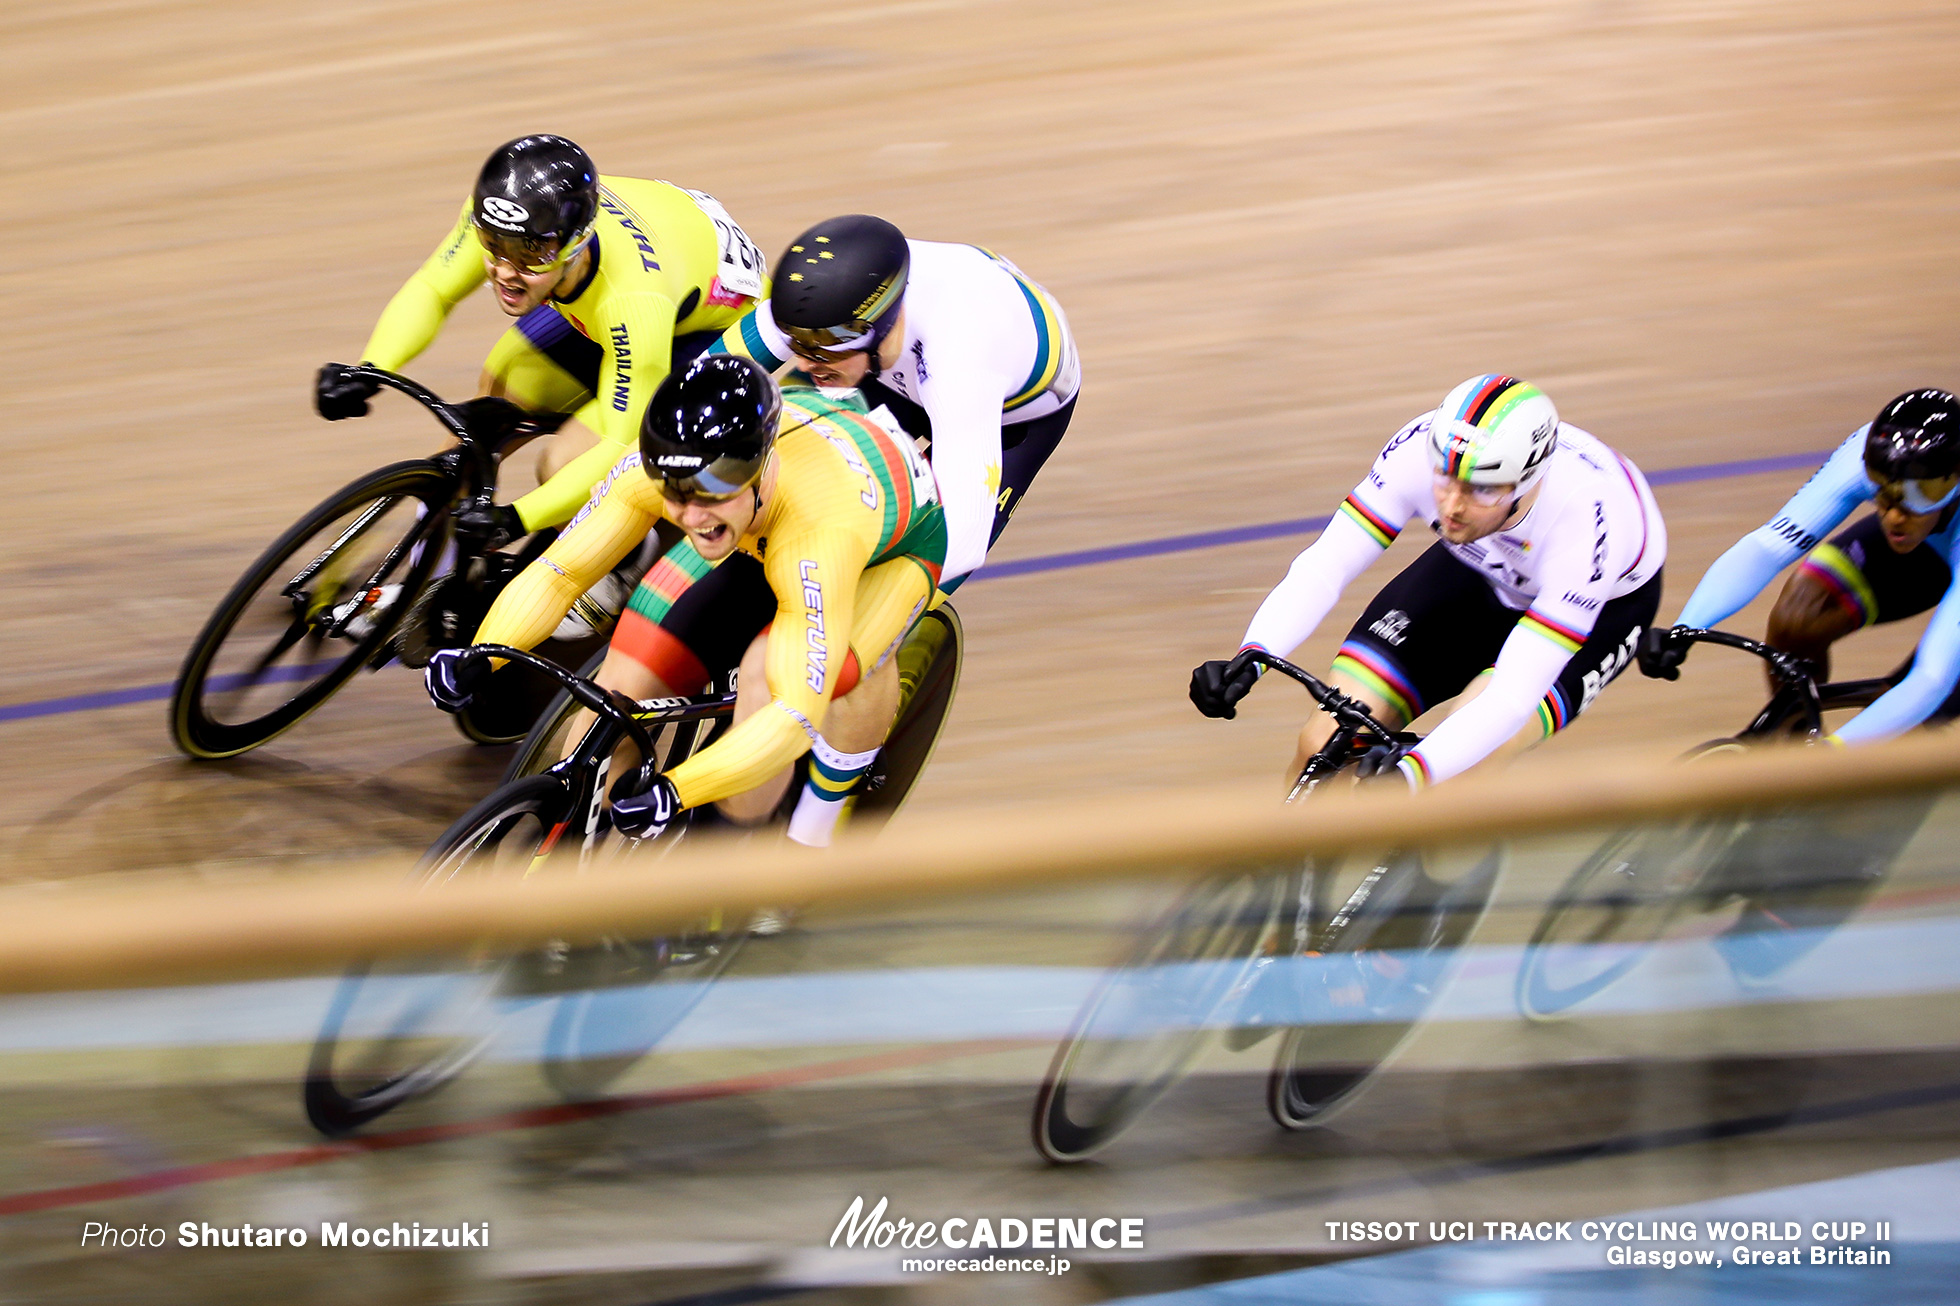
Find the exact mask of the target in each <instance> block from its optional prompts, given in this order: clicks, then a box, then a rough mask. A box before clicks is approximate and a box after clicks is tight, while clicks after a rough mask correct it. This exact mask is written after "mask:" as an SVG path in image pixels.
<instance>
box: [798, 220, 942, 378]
mask: <svg viewBox="0 0 1960 1306" xmlns="http://www.w3.org/2000/svg"><path fill="white" fill-rule="evenodd" d="M911 268H912V252H911V250H910V249H908V248H907V247H906V244H905V233H904V232H902V231H900V230H899V229H898V228H897V227H894V226H893V225H892V224H891V223H889V222H887V221H885V220H884V219H883V218H874V217H872V216H871V215H870V214H868V213H846V214H845V215H844V216H842V217H839V218H827V219H825V220H824V221H822V222H819V223H818V224H817V225H816V226H814V227H812V228H810V229H809V230H808V231H806V232H804V233H803V234H802V235H800V236H798V237H797V238H796V239H795V240H792V241H791V242H790V243H789V248H788V249H786V250H784V251H783V256H782V258H781V259H780V260H778V262H777V264H776V280H775V283H774V285H772V286H771V288H770V291H769V312H770V315H771V316H773V317H774V318H775V319H776V325H777V326H779V327H781V328H782V329H783V331H784V332H785V333H787V334H788V336H789V338H790V339H791V340H792V341H794V342H796V343H797V344H799V345H802V346H803V347H805V348H807V349H826V350H850V351H856V350H870V351H875V350H876V349H877V348H878V345H879V343H880V342H881V341H883V340H884V338H885V336H886V335H887V334H889V333H890V331H891V329H892V325H893V324H894V323H895V322H896V321H897V320H898V313H897V309H898V305H899V301H900V300H901V299H903V298H904V296H905V278H906V275H907V273H909V272H910V271H911Z"/></svg>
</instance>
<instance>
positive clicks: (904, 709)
mask: <svg viewBox="0 0 1960 1306" xmlns="http://www.w3.org/2000/svg"><path fill="white" fill-rule="evenodd" d="M965 647H966V631H965V629H964V627H962V626H961V625H960V614H959V613H957V612H955V611H953V608H952V605H950V604H941V605H940V606H939V607H937V608H935V609H933V610H932V611H930V612H928V613H926V614H925V615H924V616H923V617H920V618H919V622H918V624H917V625H915V626H914V627H912V631H911V633H910V634H908V635H907V636H906V637H905V642H904V643H903V644H901V645H899V649H898V652H897V653H896V654H895V655H894V656H896V657H897V658H898V677H899V693H900V698H899V708H898V715H897V717H895V718H894V719H893V721H892V728H891V730H890V731H889V732H888V733H887V734H886V736H885V742H884V745H883V746H882V747H881V748H879V750H878V760H877V761H875V762H873V763H872V764H871V769H870V770H869V771H867V772H866V773H865V777H864V788H863V791H862V793H860V795H859V797H858V800H857V803H856V806H855V807H854V808H853V810H852V813H851V820H852V822H853V823H860V822H865V821H871V822H875V823H879V824H882V823H883V822H885V821H889V820H890V819H891V818H892V817H893V816H895V815H897V814H898V809H899V808H900V807H902V806H904V804H905V799H906V797H907V796H908V795H910V794H911V792H912V786H913V785H914V784H916V783H918V779H919V776H920V774H921V773H922V772H924V770H925V769H926V764H927V763H928V762H930V761H931V760H932V753H933V749H934V748H936V747H937V746H938V744H939V733H940V731H941V730H942V729H943V728H944V727H945V724H946V714H947V712H948V711H950V710H951V709H952V706H953V696H954V695H955V694H956V693H958V692H959V687H960V667H961V664H962V662H963V660H964V657H965Z"/></svg>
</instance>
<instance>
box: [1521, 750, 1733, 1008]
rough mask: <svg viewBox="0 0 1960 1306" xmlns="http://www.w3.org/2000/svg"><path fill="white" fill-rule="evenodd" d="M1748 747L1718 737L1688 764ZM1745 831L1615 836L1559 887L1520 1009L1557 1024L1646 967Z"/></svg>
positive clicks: (1704, 821)
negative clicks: (1649, 955)
mask: <svg viewBox="0 0 1960 1306" xmlns="http://www.w3.org/2000/svg"><path fill="white" fill-rule="evenodd" d="M1742 751H1744V745H1742V744H1740V743H1737V742H1736V741H1734V740H1714V741H1712V742H1710V743H1706V744H1703V745H1701V746H1700V747H1698V748H1696V749H1695V750H1694V751H1692V752H1690V753H1689V754H1687V756H1686V757H1685V758H1683V759H1682V760H1683V761H1687V762H1693V761H1698V760H1700V759H1702V758H1707V757H1716V756H1722V755H1730V754H1735V753H1740V752H1742ZM1736 829H1737V821H1736V819H1735V818H1734V817H1730V816H1714V817H1702V818H1697V819H1694V820H1690V821H1686V822H1680V823H1675V824H1662V825H1656V826H1647V827H1637V828H1634V829H1629V830H1620V831H1617V832H1615V833H1614V834H1612V835H1609V836H1608V837H1607V839H1606V840H1605V842H1603V843H1601V844H1600V845H1599V847H1598V848H1597V849H1595V850H1594V851H1593V853H1592V855H1591V856H1589V857H1588V858H1586V860H1585V861H1584V862H1582V863H1580V865H1579V868H1578V869H1577V870H1576V871H1574V872H1573V873H1572V875H1571V876H1570V877H1569V878H1568V879H1567V880H1566V882H1565V883H1564V884H1563V885H1561V886H1560V887H1559V890H1558V892H1557V893H1556V894H1554V895H1553V897H1552V901H1551V903H1550V905H1549V906H1547V907H1546V909H1545V914H1544V916H1543V917H1541V918H1540V919H1539V922H1538V927H1537V928H1536V929H1535V930H1533V931H1532V935H1531V940H1530V942H1529V943H1527V944H1526V945H1525V951H1524V958H1523V960H1522V961H1521V962H1520V963H1519V966H1518V977H1517V981H1516V986H1515V996H1516V999H1517V1005H1518V1011H1519V1013H1520V1014H1521V1015H1523V1016H1525V1017H1526V1018H1528V1019H1530V1020H1538V1021H1548V1020H1557V1019H1559V1018H1561V1017H1563V1016H1564V1015H1565V1013H1566V1012H1568V1011H1570V1010H1571V1009H1572V1008H1573V1007H1575V1006H1577V1005H1578V1004H1580V1003H1581V1002H1584V1001H1586V1000H1587V999H1588V998H1591V997H1593V996H1594V995H1595V994H1597V993H1599V992H1600V991H1601V990H1603V989H1605V988H1606V987H1607V986H1608V985H1610V984H1612V983H1614V982H1615V981H1617V980H1619V979H1620V978H1621V977H1622V976H1624V975H1626V974H1627V973H1628V972H1629V971H1631V970H1632V969H1633V968H1634V967H1635V966H1637V965H1639V964H1640V962H1641V961H1642V960H1643V959H1644V958H1645V957H1646V956H1647V953H1648V952H1649V951H1650V950H1651V949H1652V948H1653V946H1654V944H1655V943H1657V942H1658V941H1659V940H1660V938H1661V936H1662V935H1663V934H1665V933H1666V932H1667V928H1668V925H1669V924H1670V923H1671V922H1672V921H1673V920H1674V919H1675V918H1676V917H1677V916H1679V915H1680V914H1681V913H1682V912H1683V911H1685V910H1688V909H1689V908H1690V907H1692V906H1693V905H1695V898H1696V890H1697V888H1698V886H1701V885H1702V884H1703V883H1704V882H1705V881H1706V879H1707V877H1708V874H1709V872H1710V870H1711V869H1712V868H1715V867H1717V866H1719V865H1720V864H1722V863H1723V862H1724V860H1725V852H1726V850H1727V849H1728V847H1729V845H1730V844H1731V843H1732V842H1733V840H1734V837H1735V833H1736Z"/></svg>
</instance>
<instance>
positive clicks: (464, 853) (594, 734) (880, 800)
mask: <svg viewBox="0 0 1960 1306" xmlns="http://www.w3.org/2000/svg"><path fill="white" fill-rule="evenodd" d="M476 651H477V652H478V653H479V654H480V655H481V656H482V657H485V658H491V657H497V658H506V659H510V660H511V661H514V662H517V663H520V664H524V665H528V666H530V667H531V668H532V669H533V670H535V671H536V672H538V673H539V674H540V675H543V676H547V677H549V678H551V680H552V681H554V682H555V683H556V684H558V685H559V686H560V689H561V693H562V701H561V702H560V703H559V704H558V705H556V706H554V708H553V710H552V711H551V712H550V713H548V714H547V717H546V719H544V720H541V721H540V722H539V724H538V726H537V728H535V729H534V731H533V739H532V740H531V741H529V742H527V745H526V749H525V750H522V751H521V752H520V756H519V758H518V759H517V763H525V761H526V758H527V757H528V758H529V759H530V760H531V764H534V765H536V766H537V769H535V770H532V771H528V772H526V773H524V774H518V775H513V776H512V777H510V778H509V779H508V780H507V781H506V783H504V784H503V785H502V786H500V787H499V788H498V789H497V791H496V792H495V793H492V794H491V795H490V796H489V797H487V798H485V799H484V800H483V801H482V802H480V803H478V804H477V805H476V806H475V807H473V808H471V809H470V811H468V812H467V813H465V814H464V815H463V816H462V817H461V818H459V819H458V820H457V821H456V823H455V824H454V825H452V826H450V828H449V829H448V830H447V831H446V832H445V833H444V834H443V835H442V837H441V838H439V839H438V840H436V842H435V844H434V845H433V846H432V847H431V848H430V850H429V851H428V853H427V854H425V855H424V856H423V858H422V860H421V863H420V864H419V866H418V867H417V870H416V872H415V874H416V878H417V879H418V881H419V882H420V883H422V884H424V885H426V886H428V887H429V888H431V889H439V888H440V887H441V886H442V885H444V884H448V883H453V882H456V881H458V880H460V879H463V878H465V877H482V876H486V875H488V876H513V875H514V876H523V875H529V874H532V873H535V872H536V871H539V870H541V869H543V868H545V867H546V866H547V865H551V866H553V867H556V866H557V865H561V864H562V865H564V866H566V867H568V868H575V869H577V870H580V871H587V872H593V871H601V872H602V871H603V870H604V869H606V868H607V867H608V866H610V865H612V864H614V863H615V862H617V861H618V860H619V859H620V858H621V857H622V855H624V854H626V853H627V852H629V851H630V850H631V849H633V848H635V847H637V846H639V845H640V844H642V843H645V842H648V841H644V840H638V839H631V838H627V837H624V836H621V835H618V834H617V833H616V832H615V831H614V830H613V829H612V825H611V821H610V816H609V812H608V809H607V808H606V807H605V804H604V798H605V796H606V793H607V789H608V778H609V772H610V770H611V767H612V764H613V756H614V753H615V751H616V750H617V749H618V747H619V745H620V744H621V743H622V742H624V741H630V742H631V743H632V744H633V745H635V746H636V747H637V749H638V750H639V754H640V756H641V758H643V759H650V760H651V761H652V762H653V765H654V769H656V770H668V769H671V768H672V767H674V766H676V765H678V764H679V763H680V762H682V761H684V760H685V759H686V758H688V757H689V756H691V755H692V754H693V753H695V752H696V751H698V750H699V749H701V748H704V747H706V746H707V745H708V744H709V743H711V742H712V741H713V740H714V739H715V738H717V737H718V736H719V735H720V733H721V732H722V731H723V730H725V729H726V728H727V726H728V725H729V723H730V721H731V719H732V715H733V712H734V708H735V694H734V691H733V688H732V683H730V682H728V681H724V682H722V683H720V684H717V685H714V686H711V689H710V692H709V693H707V694H705V695H701V696H697V697H693V698H657V699H649V700H647V701H645V702H634V701H633V700H630V699H625V698H623V697H621V696H619V695H617V694H614V693H611V692H610V691H607V690H604V689H601V688H600V687H599V686H597V685H595V684H593V683H591V681H590V680H589V679H587V678H586V677H584V676H580V675H576V674H574V673H572V672H569V671H567V670H565V669H564V668H562V667H559V666H557V665H556V664H554V663H551V662H549V661H547V660H545V659H542V658H538V657H535V656H533V655H531V654H528V653H523V652H520V651H519V650H516V649H512V648H506V647H504V646H501V645H479V646H477V650H476ZM962 654H963V638H962V633H961V629H960V625H959V619H958V617H957V615H956V614H954V612H953V611H952V609H951V608H950V607H949V606H944V605H942V606H941V607H939V608H937V609H935V610H933V611H931V612H928V613H926V614H925V615H924V616H923V617H922V618H921V619H920V621H919V623H918V624H917V625H915V626H914V628H913V630H912V631H911V633H910V634H908V636H907V637H906V640H905V641H904V642H903V643H902V644H901V646H900V649H899V652H898V654H896V655H895V656H897V657H898V658H899V659H900V661H899V667H900V687H901V697H900V703H899V710H898V714H897V717H896V718H895V720H894V722H893V725H892V729H891V731H890V732H889V733H888V735H887V738H886V742H885V744H884V745H883V746H882V748H881V749H880V756H879V760H878V762H877V763H875V764H874V765H873V767H872V770H871V772H870V773H868V774H867V777H866V780H865V782H864V791H863V792H862V793H861V795H860V797H859V799H858V801H857V803H856V805H855V810H854V811H853V814H852V818H851V819H852V820H853V822H854V823H857V824H859V825H862V824H863V823H865V822H871V823H874V824H875V823H882V822H883V821H884V820H887V819H889V817H890V816H891V815H892V814H893V813H895V812H896V811H897V810H898V808H899V807H900V805H902V804H903V802H904V800H905V798H906V796H907V795H908V794H909V793H910V791H911V789H912V786H913V784H914V783H915V782H916V780H917V779H918V776H919V774H920V772H921V771H923V769H924V767H925V764H926V761H927V760H928V759H929V758H930V756H931V753H932V750H933V745H934V743H935V741H936V740H937V738H938V735H939V731H940V728H941V726H942V725H943V723H944V721H945V717H946V712H947V709H948V707H949V706H950V704H951V701H952V698H953V695H954V692H955V690H956V689H957V687H958V682H959V670H960V662H961V658H962ZM581 708H583V709H586V710H589V711H591V712H592V713H594V714H595V719H594V720H593V722H592V724H591V726H590V727H589V728H588V729H587V730H586V732H585V734H584V735H583V736H582V737H581V738H580V739H579V741H578V742H577V745H576V747H575V748H572V749H570V750H569V751H568V752H567V755H566V756H564V757H563V758H562V759H561V758H559V756H558V751H564V750H562V749H559V750H558V751H553V752H551V753H550V755H549V758H550V760H549V762H548V764H547V763H546V762H545V760H544V759H545V756H546V755H545V753H544V746H545V741H550V742H551V743H552V744H553V745H554V747H556V746H557V745H558V744H559V742H560V741H562V740H563V739H564V738H565V729H564V727H565V723H566V722H567V721H568V720H569V719H570V717H571V716H572V714H573V713H575V712H576V711H578V710H579V709H581ZM513 769H514V770H515V769H517V767H516V765H514V766H513ZM798 788H799V786H798V785H796V784H792V785H791V787H790V791H789V795H788V797H787V798H786V800H785V807H787V806H788V805H789V803H790V802H791V801H792V800H793V798H794V796H795V794H796V793H797V791H798ZM690 818H693V819H695V820H702V819H707V820H711V819H712V818H711V817H708V816H707V814H706V813H703V812H698V811H697V812H694V813H688V814H685V815H684V817H683V819H682V820H681V821H679V822H676V824H675V825H674V826H673V827H671V828H670V829H669V830H668V831H667V833H666V834H665V835H664V836H663V837H662V838H661V840H660V841H659V846H658V849H657V851H659V852H660V853H661V854H662V855H664V854H665V853H666V852H667V851H669V850H671V849H672V848H673V847H674V846H675V845H676V844H677V843H679V842H681V841H682V840H684V839H685V838H686V837H687V835H688V833H689V830H690V826H689V824H688V820H689V819H690ZM747 937H748V929H747V920H746V918H744V919H742V920H739V921H737V920H731V919H727V918H725V917H724V915H723V914H722V913H721V912H719V911H714V912H710V913H708V914H706V915H705V916H704V917H703V918H701V919H700V920H698V921H696V922H693V923H692V924H690V925H689V926H688V927H686V928H684V929H682V930H679V931H677V932H674V933H669V934H665V935H662V936H660V937H657V938H652V939H629V938H625V937H618V938H608V939H605V940H602V941H601V942H599V943H597V944H594V945H592V946H589V947H581V948H569V947H565V946H562V945H552V946H549V947H546V948H544V949H540V950H535V951H532V952H526V953H521V954H518V955H515V956H511V955H502V954H495V953H488V952H486V953H484V954H482V955H479V956H474V957H471V958H468V959H466V961H465V963H464V964H463V965H461V966H460V967H459V966H457V965H456V964H455V963H454V962H444V961H439V960H433V959H425V960H410V961H407V962H402V963H396V964H392V965H390V966H387V967H381V966H361V967H356V968H354V969H353V970H352V971H350V972H349V973H348V974H347V976H346V977H345V978H344V979H343V980H342V981H341V984H340V987H339V989H338V990H337V992H336V994H335V997H334V1000H333V1003H332V1006H331V1007H330V1009H329V1011H328V1014H327V1018H326V1020H325V1022H324V1025H323V1028H322V1030H321V1033H320V1036H319V1038H318V1040H317V1041H316V1043H315V1045H314V1048H313V1053H312V1056H311V1058H310V1061H309V1064H308V1069H307V1074H306V1081H305V1085H304V1089H303V1093H302V1096H303V1101H304V1105H305V1108H306V1114H307V1118H308V1119H309V1120H310V1121H311V1122H312V1123H313V1125H314V1127H315V1128H316V1129H318V1130H319V1131H320V1132H321V1133H323V1134H325V1135H327V1136H328V1137H330V1138H332V1137H341V1136H344V1135H346V1134H349V1133H352V1132H353V1131H355V1130H357V1129H359V1128H360V1127H361V1126H363V1125H365V1124H367V1123H369V1122H371V1121H373V1120H375V1119H377V1118H379V1117H380V1116H381V1115H383V1114H385V1113H386V1112H388V1111H391V1110H393V1109H394V1108H395V1107H397V1106H400V1105H401V1104H403V1103H405V1102H408V1101H410V1100H412V1099H415V1098H418V1097H421V1096H424V1095H426V1094H428V1093H430V1092H433V1091H434V1090H435V1089H437V1088H440V1087H441V1086H443V1085H444V1084H446V1083H448V1082H450V1081H451V1080H453V1079H454V1078H455V1077H456V1076H457V1075H458V1074H460V1073H461V1072H462V1071H463V1070H464V1069H465V1068H466V1067H467V1066H468V1065H469V1064H470V1063H471V1062H473V1061H474V1060H476V1059H477V1057H479V1056H480V1055H481V1054H482V1053H483V1052H484V1051H485V1050H486V1049H487V1048H488V1047H489V1046H490V1044H491V1043H492V1041H493V1040H494V1039H495V1037H496V1035H497V1033H498V1028H499V1026H500V1024H501V1023H502V1019H503V1017H504V1016H505V1015H507V1014H509V1013H510V1012H511V1011H512V1010H513V1009H514V1008H516V1007H521V1006H527V1005H531V1004H535V1003H537V1002H541V1001H552V1002H554V1003H555V1006H554V1007H553V1008H552V1012H551V1015H550V1019H549V1022H548V1026H547V1028H546V1030H545V1032H544V1035H543V1047H542V1051H541V1060H542V1068H543V1071H544V1075H545V1078H546V1080H547V1082H548V1083H549V1084H550V1085H551V1087H552V1088H553V1089H554V1090H555V1091H556V1092H557V1093H558V1094H559V1095H560V1096H562V1097H565V1098H568V1099H571V1100H582V1099H590V1098H593V1097H596V1096H599V1095H601V1094H602V1093H603V1092H604V1091H605V1090H606V1089H607V1088H609V1087H610V1086H611V1084H612V1083H613V1082H615V1081H616V1080H617V1079H618V1078H619V1077H620V1076H621V1075H622V1074H624V1073H625V1072H626V1071H627V1070H628V1069H630V1068H631V1067H632V1066H633V1065H634V1064H636V1063H637V1062H638V1061H639V1060H640V1059H641V1058H642V1057H643V1056H645V1055H646V1053H647V1052H648V1051H650V1050H651V1049H652V1048H653V1047H654V1045H656V1044H657V1043H658V1042H659V1041H660V1039H661V1038H663V1037H664V1036H665V1035H666V1034H667V1033H668V1031H670V1030H671V1029H673V1027H674V1026H675V1025H677V1024H679V1023H680V1021H681V1020H682V1019H683V1018H684V1017H685V1016H686V1015H687V1013H688V1012H689V1011H691V1010H692V1009H693V1008H694V1006H695V1005H696V1004H697V1003H699V1002H700V1000H701V999H702V997H704V996H705V995H706V992H707V989H708V986H709V984H710V983H711V982H712V981H713V980H714V979H715V978H716V977H717V976H719V975H720V974H721V973H722V972H723V971H725V970H726V969H727V968H728V966H729V965H730V963H732V962H733V961H734V959H735V956H736V954H737V953H738V952H739V951H740V950H741V948H742V946H743V944H744V942H745V940H746V939H747Z"/></svg>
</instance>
